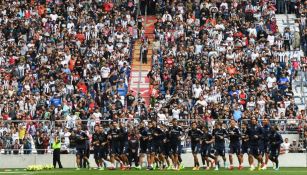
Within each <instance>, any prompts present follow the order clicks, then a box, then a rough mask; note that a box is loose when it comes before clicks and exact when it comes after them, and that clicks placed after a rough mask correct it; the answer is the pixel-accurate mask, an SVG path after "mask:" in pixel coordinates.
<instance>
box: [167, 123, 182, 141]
mask: <svg viewBox="0 0 307 175" xmlns="http://www.w3.org/2000/svg"><path fill="white" fill-rule="evenodd" d="M168 134H169V139H170V141H171V142H179V141H180V137H181V136H182V134H183V130H182V128H181V127H179V126H172V127H170V128H169V131H168Z"/></svg>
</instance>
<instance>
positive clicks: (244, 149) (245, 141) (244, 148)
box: [240, 122, 249, 169]
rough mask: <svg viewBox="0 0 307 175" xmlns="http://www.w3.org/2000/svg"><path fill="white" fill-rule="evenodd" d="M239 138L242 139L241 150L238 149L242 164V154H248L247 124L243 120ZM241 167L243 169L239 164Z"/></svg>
mask: <svg viewBox="0 0 307 175" xmlns="http://www.w3.org/2000/svg"><path fill="white" fill-rule="evenodd" d="M241 140H242V144H241V151H240V157H241V160H242V162H241V163H242V164H243V160H244V159H243V156H244V154H248V153H249V151H248V149H249V138H248V124H247V123H246V122H243V123H242V125H241ZM240 168H241V169H243V165H241V167H240Z"/></svg>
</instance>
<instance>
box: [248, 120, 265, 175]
mask: <svg viewBox="0 0 307 175" xmlns="http://www.w3.org/2000/svg"><path fill="white" fill-rule="evenodd" d="M248 138H249V155H248V160H249V164H250V166H251V167H250V170H251V171H253V170H255V165H254V158H255V159H257V160H258V170H260V169H261V165H262V155H261V153H260V149H259V146H260V144H259V143H260V141H261V139H263V129H262V127H261V126H259V125H258V121H257V118H256V117H252V118H251V125H250V127H249V129H248Z"/></svg>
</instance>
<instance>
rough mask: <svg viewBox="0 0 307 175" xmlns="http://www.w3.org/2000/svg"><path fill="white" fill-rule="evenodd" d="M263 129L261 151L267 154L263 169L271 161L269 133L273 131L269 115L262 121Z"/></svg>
mask: <svg viewBox="0 0 307 175" xmlns="http://www.w3.org/2000/svg"><path fill="white" fill-rule="evenodd" d="M262 129H263V139H261V141H260V145H259V148H260V153H261V155H262V157H263V156H265V160H264V164H263V165H262V170H266V169H267V164H268V161H269V155H270V153H269V152H270V150H269V148H270V146H269V134H270V132H271V126H270V120H269V118H268V117H265V118H264V119H263V121H262Z"/></svg>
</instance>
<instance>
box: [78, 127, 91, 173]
mask: <svg viewBox="0 0 307 175" xmlns="http://www.w3.org/2000/svg"><path fill="white" fill-rule="evenodd" d="M87 140H88V136H87V134H86V133H85V132H84V131H82V130H81V125H78V126H77V132H76V150H77V152H76V157H77V166H78V167H77V170H80V168H81V163H80V162H81V161H80V160H81V159H83V160H84V161H85V162H86V163H87V165H88V168H90V162H89V160H88V157H87V156H86V141H87Z"/></svg>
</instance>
